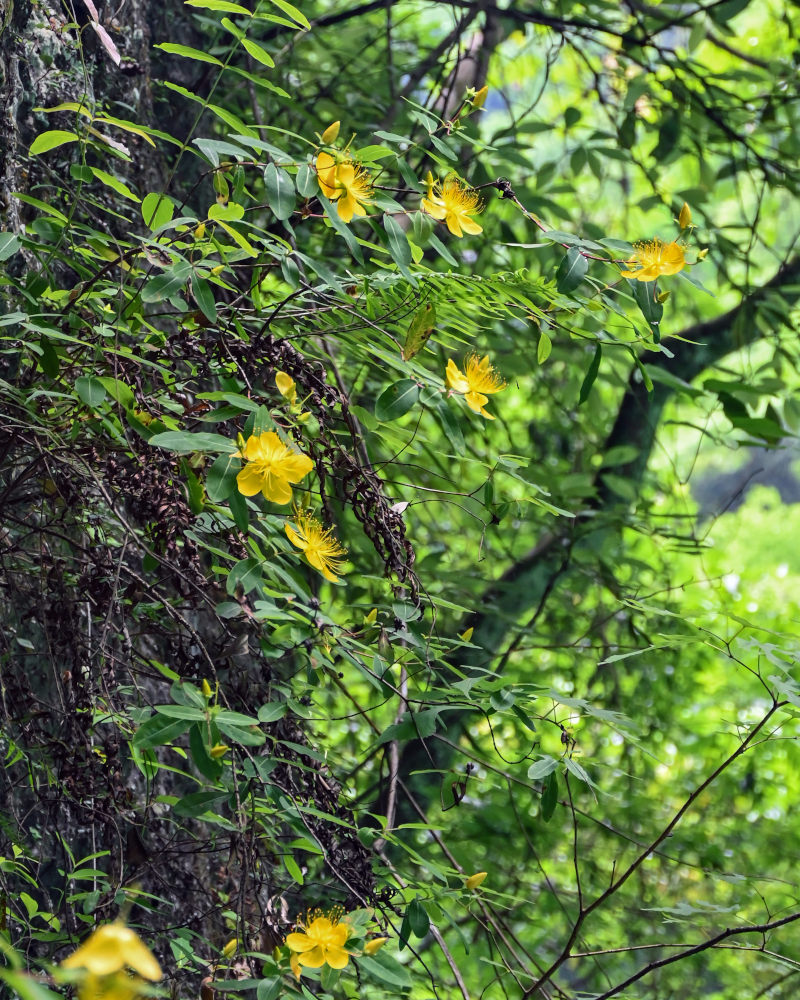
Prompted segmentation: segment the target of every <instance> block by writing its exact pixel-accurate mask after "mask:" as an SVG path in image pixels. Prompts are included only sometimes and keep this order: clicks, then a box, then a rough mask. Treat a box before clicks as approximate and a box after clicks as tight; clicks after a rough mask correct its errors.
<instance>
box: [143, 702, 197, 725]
mask: <svg viewBox="0 0 800 1000" xmlns="http://www.w3.org/2000/svg"><path fill="white" fill-rule="evenodd" d="M153 707H154V710H155V711H156V712H158V714H159V715H165V716H166V717H167V718H168V719H187V720H188V721H189V722H203V721H204V720H205V717H206V713H205V712H204V711H203V710H202V709H200V708H194V706H192V705H154V706H153Z"/></svg>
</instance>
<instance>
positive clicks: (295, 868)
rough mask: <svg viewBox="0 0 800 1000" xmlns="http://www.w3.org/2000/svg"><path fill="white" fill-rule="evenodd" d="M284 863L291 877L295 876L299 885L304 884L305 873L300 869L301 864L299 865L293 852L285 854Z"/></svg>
mask: <svg viewBox="0 0 800 1000" xmlns="http://www.w3.org/2000/svg"><path fill="white" fill-rule="evenodd" d="M283 863H284V865H285V867H286V871H287V872H288V873H289V875H290V877H291V878H293V879H294V881H295V882H296V883H297V884H298V885H303V884H304V883H305V879H304V878H303V873H302V872H301V871H300V865H298V863H297V862H296V861H295V860H294V858H293V857H292V855H291V854H284V855H283Z"/></svg>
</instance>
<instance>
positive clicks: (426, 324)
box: [402, 302, 436, 361]
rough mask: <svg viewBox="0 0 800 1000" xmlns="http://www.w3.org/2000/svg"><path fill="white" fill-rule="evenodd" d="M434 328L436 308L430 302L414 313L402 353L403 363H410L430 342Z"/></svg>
mask: <svg viewBox="0 0 800 1000" xmlns="http://www.w3.org/2000/svg"><path fill="white" fill-rule="evenodd" d="M435 328H436V307H435V306H434V305H433V303H432V302H426V303H425V305H424V306H422V307H421V308H419V309H418V310H417V311H416V312H415V313H414V316H413V318H412V320H411V323H410V324H409V327H408V332H407V333H406V340H405V344H404V345H403V351H402V356H403V361H410V360H411V358H413V357H414V355H415V354H419V352H420V351H421V350H422V348H423V347H424V346H425V345H426V344H427V343H428V341H429V340H430V338H431V334H432V333H433V331H434V329H435Z"/></svg>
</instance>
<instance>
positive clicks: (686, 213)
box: [678, 202, 692, 229]
mask: <svg viewBox="0 0 800 1000" xmlns="http://www.w3.org/2000/svg"><path fill="white" fill-rule="evenodd" d="M691 224H692V210H691V209H690V208H689V205H688V203H687V202H684V203H683V208H682V209H681V214H680V215H679V216H678V225H679V226H680V227H681V229H688V228H689V226H691Z"/></svg>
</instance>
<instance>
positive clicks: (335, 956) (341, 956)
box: [325, 946, 350, 969]
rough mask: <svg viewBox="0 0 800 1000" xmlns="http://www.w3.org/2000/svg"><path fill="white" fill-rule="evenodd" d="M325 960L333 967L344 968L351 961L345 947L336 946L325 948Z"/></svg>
mask: <svg viewBox="0 0 800 1000" xmlns="http://www.w3.org/2000/svg"><path fill="white" fill-rule="evenodd" d="M325 961H326V962H327V963H328V965H329V966H330V967H331V968H332V969H343V968H344V967H345V966H346V965H347V963H348V962H349V961H350V955H349V954H348V953H347V952H346V951H345V950H344V948H338V947H336V946H334V947H332V948H326V949H325Z"/></svg>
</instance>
